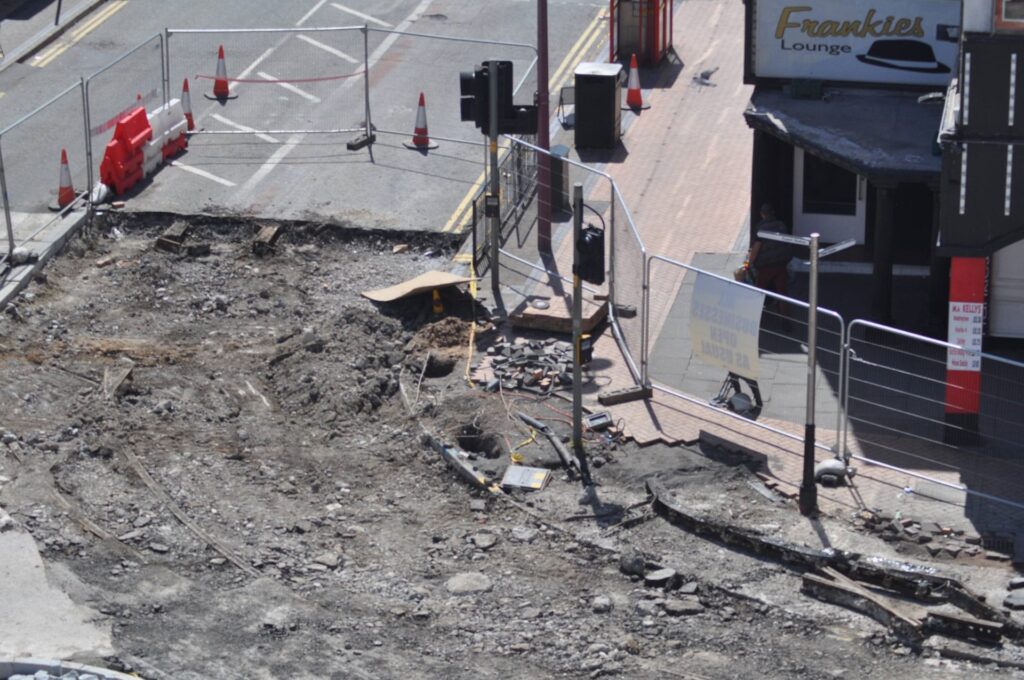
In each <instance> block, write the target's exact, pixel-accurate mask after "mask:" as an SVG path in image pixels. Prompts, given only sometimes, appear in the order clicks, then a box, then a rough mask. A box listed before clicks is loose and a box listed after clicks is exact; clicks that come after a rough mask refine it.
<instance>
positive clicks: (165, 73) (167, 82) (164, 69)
mask: <svg viewBox="0 0 1024 680" xmlns="http://www.w3.org/2000/svg"><path fill="white" fill-rule="evenodd" d="M157 35H159V36H160V81H161V84H162V85H163V95H164V108H165V109H166V108H167V103H168V102H169V101H170V100H171V63H170V60H169V59H168V58H167V40H166V39H165V38H164V34H163V33H158V34H157Z"/></svg>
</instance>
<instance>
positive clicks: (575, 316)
mask: <svg viewBox="0 0 1024 680" xmlns="http://www.w3.org/2000/svg"><path fill="white" fill-rule="evenodd" d="M582 233H583V185H582V184H580V183H579V182H577V183H576V184H574V185H573V193H572V346H573V362H572V450H573V453H575V454H576V460H577V461H578V462H579V464H580V477H581V478H582V480H583V485H584V486H591V484H592V483H593V482H592V481H591V479H590V467H589V466H588V465H587V454H586V452H585V451H584V450H583V347H582V342H583V281H582V280H581V279H580V236H581V235H582Z"/></svg>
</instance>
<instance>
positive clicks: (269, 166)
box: [238, 134, 306, 194]
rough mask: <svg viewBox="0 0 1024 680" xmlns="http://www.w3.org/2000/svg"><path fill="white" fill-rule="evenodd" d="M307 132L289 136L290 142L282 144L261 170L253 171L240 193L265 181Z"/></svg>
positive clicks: (245, 192)
mask: <svg viewBox="0 0 1024 680" xmlns="http://www.w3.org/2000/svg"><path fill="white" fill-rule="evenodd" d="M305 136H306V135H305V134H298V135H292V136H291V137H289V138H288V143H287V144H285V145H284V146H282V147H281V148H280V149H278V150H277V151H275V152H274V153H273V155H271V157H270V158H268V159H267V161H266V162H265V163H264V164H263V165H261V166H260V168H259V170H257V171H256V172H254V173H253V175H252V177H250V178H249V179H247V180H245V184H243V185H242V186H241V188H240V189H239V190H238V193H239V194H247V193H249V192H250V191H252V190H253V189H254V188H255V187H256V185H257V184H259V183H260V182H261V181H263V178H264V177H266V176H267V175H269V174H270V171H271V170H273V169H274V168H275V167H277V164H278V163H280V162H281V161H283V160H284V159H285V156H287V155H288V154H290V153H291V152H292V149H294V148H295V147H297V146H298V145H299V143H301V142H302V140H303V139H304V138H305Z"/></svg>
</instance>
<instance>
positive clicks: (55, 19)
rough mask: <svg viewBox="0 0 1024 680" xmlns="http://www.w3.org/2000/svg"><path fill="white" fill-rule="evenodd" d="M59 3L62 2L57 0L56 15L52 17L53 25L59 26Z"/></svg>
mask: <svg viewBox="0 0 1024 680" xmlns="http://www.w3.org/2000/svg"><path fill="white" fill-rule="evenodd" d="M61 4H62V0H57V15H56V16H55V17H54V18H53V25H54V26H60V6H61Z"/></svg>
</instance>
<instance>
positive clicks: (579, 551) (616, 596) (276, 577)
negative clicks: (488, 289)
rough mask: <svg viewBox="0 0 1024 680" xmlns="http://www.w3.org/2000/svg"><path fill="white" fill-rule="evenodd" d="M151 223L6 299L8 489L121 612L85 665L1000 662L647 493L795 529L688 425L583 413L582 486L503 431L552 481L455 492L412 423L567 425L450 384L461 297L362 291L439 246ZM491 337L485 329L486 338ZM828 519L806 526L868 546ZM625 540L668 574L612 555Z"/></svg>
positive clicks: (614, 667) (479, 429)
mask: <svg viewBox="0 0 1024 680" xmlns="http://www.w3.org/2000/svg"><path fill="white" fill-rule="evenodd" d="M111 225H115V226H116V227H117V229H116V231H112V230H110V227H111ZM165 226H167V220H166V219H157V220H154V219H143V218H132V217H127V216H125V217H120V218H118V220H116V221H115V222H108V223H107V224H106V225H105V226H102V227H99V226H98V227H95V228H93V229H92V230H90V231H87V232H86V233H85V234H84V235H83V236H82V237H81V238H79V239H77V240H75V241H74V242H73V243H72V244H71V246H70V248H69V250H68V252H66V253H65V254H64V255H63V256H62V257H60V258H59V259H58V260H56V261H55V262H53V263H52V264H51V265H50V266H49V267H48V269H47V270H46V273H45V276H43V277H41V278H40V279H39V280H38V281H36V282H35V283H33V284H32V285H31V286H30V288H29V289H28V290H27V292H26V293H25V294H23V296H22V297H21V298H20V299H19V300H18V301H17V302H16V304H15V305H14V306H13V307H11V308H9V309H8V310H7V313H6V314H4V316H3V319H2V320H0V324H2V328H3V331H2V335H0V370H2V388H0V414H2V416H0V418H2V422H0V425H2V429H3V433H4V437H3V443H4V446H0V505H2V506H3V508H4V509H5V510H6V512H7V513H9V514H10V515H11V516H12V517H13V518H14V520H15V521H16V522H17V523H18V524H19V525H21V526H22V527H23V528H24V529H26V530H28V531H29V532H31V534H32V536H33V537H34V538H35V540H36V542H37V544H38V546H39V548H40V550H41V552H42V554H43V556H44V559H45V560H46V561H47V562H48V563H49V564H50V565H51V566H52V567H54V568H61V569H64V568H66V569H68V570H70V571H71V572H73V573H74V574H75V575H76V576H77V578H78V579H79V580H80V581H81V583H82V586H81V588H79V589H78V592H75V593H73V597H74V598H75V599H76V600H77V601H79V602H80V603H82V604H85V605H88V606H90V607H92V608H93V609H95V610H96V611H97V612H99V615H98V622H99V624H100V625H103V626H110V627H111V628H112V631H113V640H114V647H115V650H116V654H115V656H114V657H108V658H106V659H101V660H98V661H99V662H101V663H105V664H107V665H109V666H112V667H118V668H121V669H127V670H130V671H136V672H138V673H139V674H140V675H142V676H143V677H153V678H165V677H166V678H172V677H173V678H221V677H224V678H235V677H239V678H240V677H246V678H324V677H326V678H424V679H426V678H466V679H468V678H504V677H511V676H515V677H521V678H548V677H566V678H593V677H600V676H607V677H622V678H640V679H646V678H651V679H652V680H653V679H654V678H658V679H661V678H862V677H878V678H883V677H900V678H906V679H910V678H925V677H928V678H935V677H958V678H963V677H982V676H992V677H1011V676H1013V675H1014V673H1015V671H1013V670H1008V669H997V668H995V667H994V666H991V665H979V664H971V663H968V662H962V661H950V660H947V659H944V658H939V656H938V655H937V654H936V653H932V652H930V651H929V649H928V648H926V649H925V650H923V651H920V650H911V649H909V648H907V647H905V646H903V645H902V644H900V643H899V642H898V641H896V640H895V639H894V638H892V637H891V636H889V635H887V634H886V633H885V630H884V629H883V628H882V627H881V626H879V625H878V624H876V623H874V622H873V621H871V620H869V619H867V618H865V617H863V616H861V615H858V614H855V613H852V612H849V611H847V610H844V609H840V608H837V607H834V606H832V605H828V604H824V603H821V602H818V601H816V600H813V599H810V598H808V597H806V596H804V595H802V594H800V592H799V590H800V578H799V574H798V573H795V572H793V571H791V570H790V569H788V568H786V567H783V566H780V565H777V564H774V563H772V562H770V561H767V560H763V559H760V558H757V557H755V556H751V555H747V554H744V553H742V552H737V551H734V550H731V549H730V548H728V547H727V546H724V545H721V544H718V543H715V542H712V541H708V540H705V539H701V538H698V537H695V536H693V535H691V534H687V533H685V532H683V531H681V530H679V529H678V528H675V527H673V526H671V525H669V524H667V523H665V522H664V521H662V520H661V519H659V518H653V517H651V516H650V515H648V514H644V512H645V509H644V506H643V503H644V501H645V499H646V493H645V490H644V480H645V479H646V478H647V477H648V476H650V475H652V474H658V475H660V476H661V478H662V479H664V480H665V481H666V483H668V484H670V485H671V486H672V487H673V488H675V489H676V491H677V493H678V494H680V496H682V497H685V498H687V499H688V501H689V502H691V503H693V504H695V505H696V506H699V507H701V508H703V509H705V510H708V509H714V510H716V511H718V512H720V513H722V514H724V515H727V516H729V517H732V518H734V519H735V520H736V521H737V522H743V523H745V524H746V525H748V526H754V527H758V528H759V529H760V530H762V531H764V532H765V533H766V534H770V535H777V536H783V537H785V536H788V537H790V538H792V540H795V541H800V540H802V538H801V537H802V535H803V534H802V533H801V531H805V530H806V527H805V524H806V523H805V522H804V521H803V520H802V518H801V517H800V516H799V514H798V513H797V512H796V510H795V507H794V505H793V503H791V502H785V501H783V500H781V499H778V498H772V496H771V494H770V493H769V492H767V490H766V489H763V488H759V487H758V486H757V484H756V480H755V479H754V478H753V476H752V475H751V474H750V472H749V471H748V470H747V469H746V468H745V467H743V466H735V465H733V466H731V465H727V464H723V463H719V462H715V461H714V460H712V459H711V458H709V457H708V456H705V455H703V454H702V452H700V451H698V450H687V449H671V448H667V447H653V448H647V449H636V448H635V447H632V446H630V445H623V444H621V443H619V442H617V441H615V440H614V439H612V438H607V437H601V438H597V437H594V438H592V439H591V440H590V441H589V448H590V451H591V453H592V454H593V455H594V457H595V463H596V464H597V467H595V477H596V478H597V480H598V481H599V483H600V486H598V487H596V491H595V492H594V493H592V494H583V493H582V491H581V488H580V486H579V485H578V483H575V482H571V481H570V480H568V479H567V478H566V477H565V476H564V474H563V473H562V472H561V471H559V470H557V458H556V457H555V455H554V452H553V450H552V449H551V448H550V446H549V444H548V443H547V442H546V441H545V440H544V439H543V438H539V439H538V440H536V441H532V442H530V443H528V444H525V445H523V446H522V447H521V451H522V453H523V456H524V458H525V462H526V463H528V464H534V465H540V466H546V467H551V468H555V471H554V474H553V479H552V481H551V483H550V484H549V486H548V487H547V488H546V489H544V490H542V491H539V492H536V493H533V494H525V493H520V494H514V495H513V496H504V495H492V494H488V493H486V492H479V491H475V490H472V489H471V488H470V487H469V486H468V485H467V484H465V483H464V482H463V481H461V480H460V479H459V478H458V477H457V476H456V475H455V474H454V472H453V471H452V469H451V468H449V467H448V466H447V465H446V464H445V463H444V462H442V461H441V459H440V457H439V456H438V455H437V453H435V452H434V451H433V450H432V449H430V448H428V447H427V446H425V445H424V442H423V440H424V436H423V432H422V430H421V423H422V426H423V427H425V428H427V430H429V431H430V432H433V433H434V434H436V435H439V436H440V437H442V438H444V439H445V440H447V441H450V442H452V443H455V442H456V441H459V438H460V436H461V438H462V439H461V443H462V445H463V446H464V447H466V448H469V449H474V450H476V451H477V452H478V453H479V460H478V461H477V462H478V464H479V466H480V467H481V468H482V469H483V470H485V471H487V472H490V473H494V474H500V473H501V471H502V470H503V469H504V467H505V466H506V465H507V464H508V452H509V450H510V448H512V447H515V446H517V445H520V444H521V442H522V441H523V440H525V439H527V438H528V431H527V430H526V429H525V428H523V427H522V426H521V424H518V423H517V422H514V420H513V419H512V418H511V417H510V414H512V413H513V412H514V411H517V410H525V411H528V412H530V413H532V414H534V415H535V416H536V417H540V418H544V419H545V420H546V421H547V422H550V423H551V424H552V425H553V426H555V427H556V429H558V430H559V431H561V432H563V433H564V432H566V431H567V422H568V417H569V416H568V406H567V404H566V403H565V402H564V401H563V400H561V399H559V398H557V397H549V398H546V399H541V398H539V397H537V396H536V395H534V394H522V393H485V392H481V391H478V390H474V389H472V388H471V387H470V386H468V384H467V382H466V381H465V379H464V371H465V368H466V345H467V342H468V336H469V330H470V327H471V324H472V322H473V316H474V310H473V305H472V304H471V303H470V301H469V300H468V299H467V298H466V297H465V296H463V295H462V294H460V293H457V292H454V291H450V292H446V294H445V296H444V300H443V302H444V304H445V310H446V311H445V313H444V314H443V315H440V316H436V315H435V314H434V313H433V312H432V310H431V306H430V301H429V299H426V298H415V299H412V300H409V301H405V302H402V303H399V304H394V305H387V306H380V307H377V306H374V305H372V304H371V303H369V302H368V301H366V300H365V299H363V298H361V297H360V296H359V294H358V293H359V291H361V290H366V289H370V288H379V287H383V286H386V285H391V284H393V283H396V282H398V281H401V280H404V279H407V278H410V277H412V276H414V275H416V274H419V273H421V272H423V271H426V270H429V269H447V267H448V261H449V259H450V256H451V252H449V251H447V250H445V248H444V247H438V246H434V247H432V246H430V244H428V243H425V242H421V243H419V244H415V243H414V244H413V247H412V248H411V249H410V250H409V251H407V252H403V253H399V254H393V252H392V248H393V246H394V245H395V244H396V243H398V242H399V240H400V239H401V236H390V237H385V236H380V235H373V234H365V233H363V234H360V233H358V232H355V231H349V230H345V229H339V228H335V227H331V226H329V225H327V226H325V225H298V226H293V227H292V228H291V229H290V230H288V231H287V232H286V233H285V235H284V237H283V238H282V239H281V241H279V242H278V245H277V248H276V250H275V252H273V253H271V254H269V255H266V256H264V257H257V256H256V255H254V254H253V252H252V247H251V241H252V237H253V236H254V234H255V231H256V226H255V225H239V224H237V223H230V224H225V223H224V222H222V221H219V220H216V219H214V218H203V219H196V220H195V223H194V225H193V231H192V236H191V237H190V242H193V243H207V244H209V245H210V246H211V252H210V254H209V255H205V256H200V257H191V256H188V255H186V254H170V253H167V252H162V251H159V250H156V249H155V248H154V247H153V246H154V241H155V239H156V237H157V236H158V235H159V233H160V231H161V229H162V228H163V227H165ZM388 239H390V240H388ZM396 239H397V240H396ZM496 335H497V333H496V332H495V331H494V330H490V331H488V330H487V328H486V326H485V325H484V326H481V332H480V333H478V334H477V342H478V347H479V348H483V347H485V346H486V345H487V344H488V343H490V342H493V341H494V339H495V337H496ZM428 354H429V361H428ZM126 360H130V361H131V362H133V365H134V368H133V370H132V373H131V380H130V381H127V382H125V383H124V384H123V385H121V386H120V388H119V389H118V390H116V393H115V394H112V395H108V394H106V393H105V390H104V385H103V382H104V376H105V375H107V376H111V375H115V374H116V373H117V371H118V369H119V368H121V367H126V366H127V365H128V364H127V362H126ZM425 361H428V366H427V369H426V370H425V371H424V370H423V364H424V362H425ZM421 376H422V377H421ZM403 390H404V392H405V394H406V396H407V400H408V402H409V405H410V406H411V408H412V410H413V411H414V412H415V414H416V417H412V416H410V412H409V410H407V408H406V406H405V405H404V404H403V400H402V399H401V392H402V391H403ZM474 440H475V443H474ZM624 520H625V521H624ZM848 520H849V518H823V519H822V522H821V523H820V524H819V525H818V526H817V527H816V528H815V530H816V531H818V532H819V533H820V532H825V533H827V534H828V535H829V536H830V538H831V540H832V541H833V542H836V543H844V542H845V543H846V544H848V545H851V546H854V547H857V548H858V549H860V550H861V551H862V552H868V553H870V552H871V551H872V550H876V549H877V550H879V551H885V550H886V549H887V548H886V547H885V546H883V545H881V544H880V543H876V542H874V540H873V539H871V538H870V537H868V536H864V535H861V534H859V533H857V532H855V531H853V530H852V528H851V525H850V522H849V521H848ZM637 551H640V552H639V553H638V552H637ZM637 554H640V555H641V559H647V560H649V561H652V562H657V563H658V564H660V565H664V566H670V567H672V568H674V569H675V570H676V571H677V572H678V579H677V582H678V584H681V585H682V588H681V589H680V590H679V591H666V590H664V589H662V588H660V587H648V586H645V584H644V581H643V579H642V578H641V577H638V576H636V575H633V576H628V575H625V574H623V573H622V570H621V569H620V566H621V565H622V564H626V563H628V562H629V560H631V559H633V560H635V559H636V557H635V555H637ZM624 555H625V559H624V558H623V556H624ZM631 556H633V557H631ZM942 568H945V569H949V570H951V571H952V572H953V573H956V574H957V575H959V576H962V577H965V578H970V577H974V578H976V581H978V582H981V583H984V584H987V583H989V582H990V581H992V582H994V581H998V580H999V579H1002V580H1003V581H1005V579H1006V578H1007V577H1008V575H1009V572H1008V569H1007V568H1006V567H994V566H993V567H986V568H985V569H984V570H981V571H978V570H977V569H975V571H974V572H972V571H970V569H971V568H969V567H966V566H965V567H958V566H956V565H951V564H947V565H943V567H942ZM627 571H628V569H627ZM27 651H31V650H27ZM92 661H97V660H95V659H92Z"/></svg>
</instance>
